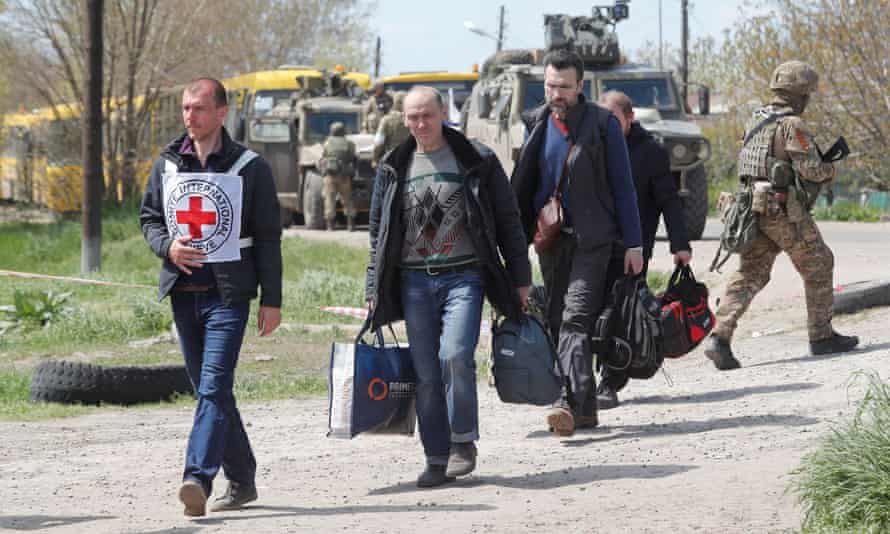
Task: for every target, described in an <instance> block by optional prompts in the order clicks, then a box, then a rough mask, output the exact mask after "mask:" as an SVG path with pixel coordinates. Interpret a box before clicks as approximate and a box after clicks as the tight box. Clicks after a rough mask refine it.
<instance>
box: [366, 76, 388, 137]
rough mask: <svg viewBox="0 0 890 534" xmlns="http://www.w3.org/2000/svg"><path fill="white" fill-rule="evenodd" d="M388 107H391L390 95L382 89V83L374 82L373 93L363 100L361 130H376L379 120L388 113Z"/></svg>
mask: <svg viewBox="0 0 890 534" xmlns="http://www.w3.org/2000/svg"><path fill="white" fill-rule="evenodd" d="M390 108H392V96H390V94H389V93H387V92H386V91H385V90H384V89H383V84H382V83H380V82H377V83H375V84H374V94H372V95H371V96H370V97H369V98H368V101H367V102H365V123H364V125H363V128H364V129H363V131H365V132H368V133H372V132H376V131H377V128H378V127H379V126H380V120H381V119H383V116H384V115H386V114H387V113H389V110H390Z"/></svg>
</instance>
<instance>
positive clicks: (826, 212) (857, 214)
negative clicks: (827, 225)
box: [813, 202, 883, 222]
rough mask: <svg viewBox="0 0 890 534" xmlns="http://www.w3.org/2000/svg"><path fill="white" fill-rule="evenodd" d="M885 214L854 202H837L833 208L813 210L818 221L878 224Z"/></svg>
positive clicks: (824, 207) (825, 207)
mask: <svg viewBox="0 0 890 534" xmlns="http://www.w3.org/2000/svg"><path fill="white" fill-rule="evenodd" d="M882 214H883V212H882V211H881V210H879V209H878V208H873V207H870V206H865V207H862V206H860V205H859V204H854V203H852V202H835V203H834V205H833V206H831V207H828V206H822V207H818V208H816V209H814V210H813V217H814V218H815V219H816V220H818V221H855V222H878V221H880V220H881V215H882Z"/></svg>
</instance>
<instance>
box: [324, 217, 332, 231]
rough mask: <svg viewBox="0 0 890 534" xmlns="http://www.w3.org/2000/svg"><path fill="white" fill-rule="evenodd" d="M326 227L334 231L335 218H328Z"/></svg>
mask: <svg viewBox="0 0 890 534" xmlns="http://www.w3.org/2000/svg"><path fill="white" fill-rule="evenodd" d="M324 223H325V227H326V228H327V229H328V232H332V231H333V230H334V219H326V220H325V222H324Z"/></svg>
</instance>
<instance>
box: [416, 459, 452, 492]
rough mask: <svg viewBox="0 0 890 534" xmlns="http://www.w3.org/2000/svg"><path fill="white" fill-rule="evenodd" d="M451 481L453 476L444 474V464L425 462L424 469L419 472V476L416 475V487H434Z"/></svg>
mask: <svg viewBox="0 0 890 534" xmlns="http://www.w3.org/2000/svg"><path fill="white" fill-rule="evenodd" d="M449 461H450V460H449ZM453 481H454V477H449V476H447V475H446V474H445V466H444V465H429V464H427V466H426V469H424V470H423V473H421V474H420V476H419V477H417V487H418V488H435V487H436V486H441V485H442V484H447V483H448V482H453Z"/></svg>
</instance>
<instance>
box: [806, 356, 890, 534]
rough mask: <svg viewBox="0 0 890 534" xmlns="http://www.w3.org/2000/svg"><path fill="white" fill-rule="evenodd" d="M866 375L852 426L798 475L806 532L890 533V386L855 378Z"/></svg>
mask: <svg viewBox="0 0 890 534" xmlns="http://www.w3.org/2000/svg"><path fill="white" fill-rule="evenodd" d="M863 377H864V378H865V379H866V381H867V384H868V389H867V391H866V393H865V397H864V398H863V400H862V402H861V403H860V405H859V408H858V409H857V412H856V414H855V416H854V417H853V420H852V422H850V423H848V424H847V425H845V426H843V427H841V428H836V429H834V430H832V432H831V434H829V435H828V436H827V437H826V438H825V439H824V440H823V442H822V443H821V445H820V446H819V448H818V449H817V450H816V451H815V452H812V453H810V454H808V455H807V456H805V457H804V459H803V461H802V463H801V465H800V467H798V468H797V469H796V470H795V471H794V479H793V481H792V485H791V489H792V491H794V492H795V493H797V495H798V499H799V501H800V503H801V504H802V506H803V510H804V521H803V531H804V532H809V533H828V532H831V533H845V532H848V533H879V532H888V531H890V454H888V451H890V386H888V384H886V383H885V382H883V381H882V380H881V378H880V377H879V376H877V375H876V374H874V373H868V374H857V375H856V376H855V378H857V379H861V378H863Z"/></svg>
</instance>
